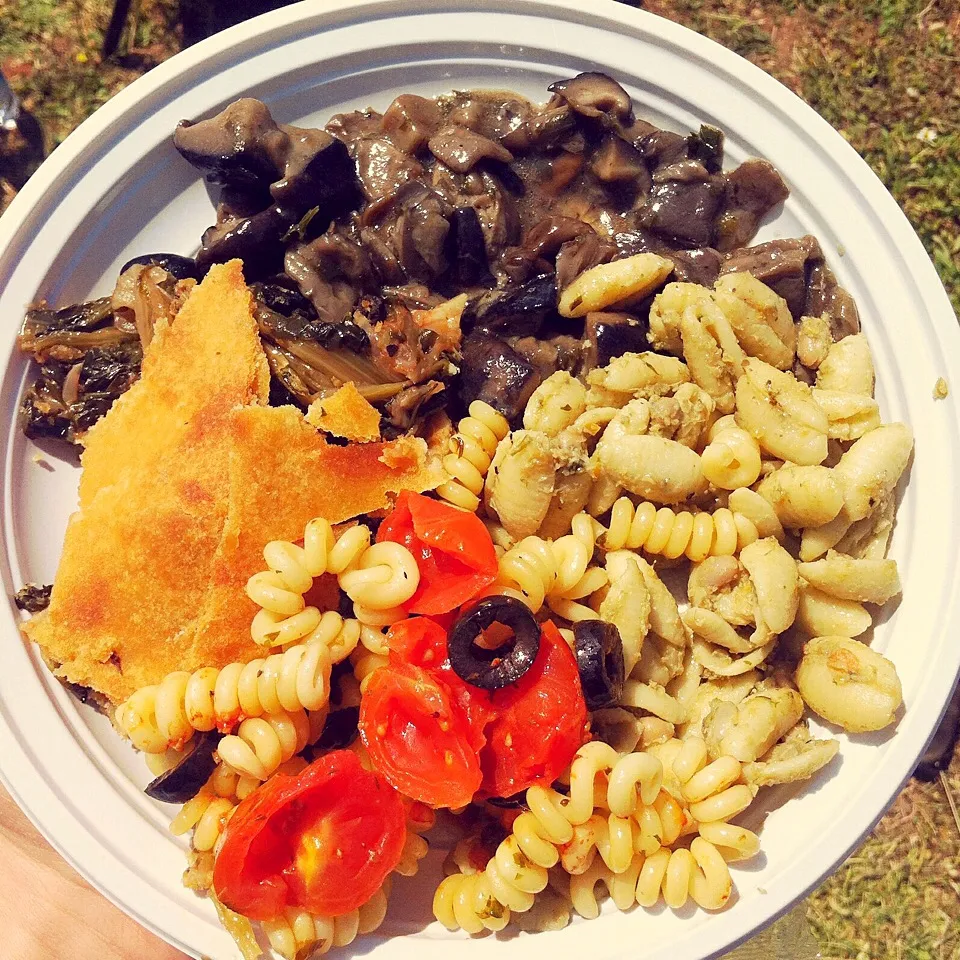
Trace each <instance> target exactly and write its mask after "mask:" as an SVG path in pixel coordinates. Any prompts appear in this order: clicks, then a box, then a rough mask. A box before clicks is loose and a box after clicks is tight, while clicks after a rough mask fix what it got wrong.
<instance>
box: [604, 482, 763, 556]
mask: <svg viewBox="0 0 960 960" xmlns="http://www.w3.org/2000/svg"><path fill="white" fill-rule="evenodd" d="M757 537H758V534H757V528H756V527H755V526H754V524H753V523H752V522H751V521H750V520H748V519H747V518H746V517H745V516H743V515H742V514H739V513H733V512H732V511H730V510H727V509H726V508H725V507H721V508H720V509H719V510H715V511H714V512H713V513H690V512H688V511H686V510H683V511H680V512H679V513H678V512H677V511H675V510H673V509H671V508H670V507H657V506H656V505H655V504H653V503H647V502H644V503H641V504H638V505H634V503H633V501H632V500H630V498H629V497H621V498H620V499H619V500H617V502H616V503H615V504H614V505H613V509H612V511H611V514H610V527H609V529H607V530H606V531H605V532H604V534H603V536H602V537H601V538H600V546H601V547H602V548H603V549H604V550H621V549H623V548H624V547H626V548H628V549H630V550H640V549H643V550H645V551H646V552H647V553H652V554H657V555H660V556H664V557H668V558H670V559H676V558H677V557H680V556H684V555H685V556H686V557H687V558H688V559H690V560H693V561H694V562H695V563H696V562H699V561H701V560H705V559H706V558H707V557H710V556H732V555H733V554H735V553H736V552H737V551H738V550H739V549H740V548H742V547H744V546H746V545H747V544H748V543H753V541H754V540H756V539H757Z"/></svg>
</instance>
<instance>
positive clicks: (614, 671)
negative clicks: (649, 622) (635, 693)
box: [573, 620, 624, 710]
mask: <svg viewBox="0 0 960 960" xmlns="http://www.w3.org/2000/svg"><path fill="white" fill-rule="evenodd" d="M573 638H574V652H575V653H576V656H577V669H578V670H579V671H580V685H581V686H582V687H583V696H584V698H585V699H586V701H587V709H589V710H599V709H601V708H602V707H609V706H612V705H613V704H615V703H617V702H618V701H619V700H620V697H621V696H622V694H623V681H624V668H623V643H622V641H621V640H620V631H619V630H618V629H617V628H616V627H615V626H614V625H613V624H612V623H607V622H606V621H605V620H581V621H580V622H579V623H575V624H574V625H573Z"/></svg>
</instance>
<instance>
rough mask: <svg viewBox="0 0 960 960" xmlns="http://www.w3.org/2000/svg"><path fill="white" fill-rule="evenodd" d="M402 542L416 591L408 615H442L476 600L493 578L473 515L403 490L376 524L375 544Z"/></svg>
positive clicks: (490, 552)
mask: <svg viewBox="0 0 960 960" xmlns="http://www.w3.org/2000/svg"><path fill="white" fill-rule="evenodd" d="M384 540H391V541H393V542H395V543H402V544H403V545H404V546H405V547H406V548H407V549H408V550H409V551H410V552H411V553H412V554H413V555H414V557H416V560H417V566H418V567H419V568H420V586H419V587H418V588H417V592H416V593H415V594H414V595H413V597H412V598H411V599H410V600H409V602H408V603H406V604H405V607H406V609H407V610H408V611H409V612H410V613H424V614H439V613H447V612H449V611H450V610H453V609H455V608H456V607H459V606H461V605H462V604H464V603H466V602H467V601H468V600H472V599H473V598H474V597H476V596H477V595H478V594H479V593H480V592H481V591H482V590H483V589H484V588H485V587H488V586H489V585H490V584H491V583H493V581H494V580H495V579H496V576H497V569H498V566H497V554H496V551H495V550H494V548H493V541H492V540H491V539H490V534H489V533H488V532H487V528H486V527H485V526H484V525H483V521H481V520H480V519H479V517H477V516H476V515H475V514H472V513H467V512H466V511H465V510H458V509H457V508H456V507H451V506H450V505H449V504H446V503H442V502H441V501H439V500H433V499H431V498H430V497H424V496H422V495H421V494H419V493H410V492H409V491H406V492H404V493H401V494H400V496H399V497H398V498H397V504H396V506H395V507H394V509H393V511H392V512H391V513H390V515H389V516H388V517H387V518H386V519H385V520H384V521H383V523H382V524H380V530H379V531H378V533H377V541H378V542H383V541H384Z"/></svg>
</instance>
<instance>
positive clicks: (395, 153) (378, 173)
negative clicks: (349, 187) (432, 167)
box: [355, 138, 423, 201]
mask: <svg viewBox="0 0 960 960" xmlns="http://www.w3.org/2000/svg"><path fill="white" fill-rule="evenodd" d="M355 154H356V163H357V176H358V177H359V178H360V185H361V187H362V188H363V193H364V196H366V198H367V200H370V201H375V200H380V199H383V198H391V197H393V196H395V195H396V193H397V192H398V191H399V190H400V188H401V187H402V186H403V185H404V184H405V183H408V182H409V181H411V180H416V179H417V178H418V177H420V176H422V175H423V165H422V164H421V163H420V161H419V160H417V159H415V158H414V157H411V156H410V154H408V153H404V151H403V150H401V149H400V148H399V147H397V146H395V145H394V144H393V143H391V142H390V141H389V140H384V139H382V138H370V139H363V140H360V141H358V143H357V144H356V147H355Z"/></svg>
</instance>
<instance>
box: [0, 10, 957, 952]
mask: <svg viewBox="0 0 960 960" xmlns="http://www.w3.org/2000/svg"><path fill="white" fill-rule="evenodd" d="M191 2H192V3H194V4H196V3H197V2H198V0H191ZM215 2H220V4H221V6H224V7H225V6H227V4H225V3H224V2H223V0H215ZM584 2H589V0H584ZM629 2H631V5H632V6H637V7H640V6H642V7H644V8H645V9H647V10H650V11H652V12H654V13H657V14H660V15H662V16H666V17H669V18H670V19H673V20H677V21H679V22H680V23H683V24H685V25H687V26H689V27H692V28H693V29H694V30H697V31H699V32H701V33H705V34H707V35H708V36H711V37H713V38H714V39H715V40H718V41H719V42H721V43H723V44H725V45H726V46H728V47H730V48H731V49H733V50H735V51H736V52H738V53H740V54H742V55H743V56H745V57H747V58H748V59H750V60H752V61H753V62H754V63H757V64H758V65H759V66H761V67H763V68H764V69H765V70H767V71H769V72H770V73H772V74H773V75H774V76H776V77H777V78H778V79H779V80H781V81H782V82H783V83H784V84H786V85H787V86H788V87H790V88H791V89H792V90H794V91H795V92H796V93H798V94H799V95H800V96H801V97H803V98H804V99H805V100H806V101H807V102H808V103H810V104H811V105H812V106H813V107H815V108H816V109H817V110H818V111H819V112H820V113H821V114H822V115H823V116H824V117H825V118H826V119H827V120H828V121H829V122H830V123H832V124H833V125H834V126H835V127H837V128H838V129H839V130H840V131H841V133H842V134H843V135H844V136H845V137H846V138H847V140H849V142H850V143H851V144H852V145H853V146H854V147H855V148H856V149H857V150H858V151H859V152H860V154H861V155H862V156H863V157H864V158H865V159H866V160H867V162H868V163H869V164H870V165H871V167H873V169H874V170H875V171H876V173H877V174H878V176H879V177H880V178H881V179H882V180H883V182H884V183H885V184H886V186H887V187H888V188H889V189H890V191H891V192H892V193H893V195H894V196H895V197H896V198H897V200H898V201H899V203H900V204H901V206H902V207H903V208H904V210H905V211H906V213H907V216H908V217H909V218H910V221H911V222H912V224H913V226H914V228H915V229H916V231H917V233H918V234H919V235H920V237H921V239H922V240H923V242H924V245H925V246H926V248H927V251H928V252H929V254H930V256H931V259H932V260H933V262H934V264H935V265H936V267H937V270H938V271H939V273H940V276H941V278H942V279H943V282H944V284H945V286H946V287H947V290H948V292H949V293H950V296H951V299H952V301H953V304H954V307H955V308H956V309H957V310H958V311H960V229H958V224H960V3H957V2H956V0H929V2H927V0H677V2H669V0H642V2H641V0H629ZM255 3H256V0H238V2H235V3H233V4H230V5H229V6H230V9H231V10H233V11H234V15H235V16H236V15H239V14H238V13H237V12H236V11H240V12H242V11H243V10H244V9H245V8H250V7H252V6H253V5H255ZM272 5H276V0H273V3H272ZM133 6H134V14H133V15H132V16H131V19H130V25H129V26H128V28H127V30H126V31H125V34H124V36H123V38H122V42H121V45H120V48H119V51H118V53H117V54H115V55H114V56H113V57H111V58H110V59H108V60H106V61H104V60H103V59H102V57H101V54H100V50H101V45H102V40H103V34H104V31H105V29H106V26H107V23H108V20H109V16H110V8H111V4H110V0H2V2H0V65H2V67H3V70H4V72H5V73H6V75H7V77H8V79H9V80H10V83H11V85H12V86H13V87H14V88H15V89H16V90H17V92H18V93H19V95H20V97H21V99H22V101H23V104H24V106H25V108H26V110H27V111H28V112H29V114H30V115H31V116H32V118H34V120H35V121H36V122H35V123H34V122H32V121H31V120H30V119H29V118H28V120H27V122H26V124H25V125H24V127H23V133H24V135H23V136H18V135H13V136H8V137H6V138H5V139H2V135H0V212H2V210H3V209H4V207H5V206H6V204H7V203H8V202H9V200H10V199H11V198H12V197H13V195H14V194H15V192H16V190H17V188H18V187H19V186H22V184H23V182H24V181H25V179H26V178H27V177H28V176H29V174H30V173H31V172H32V171H33V170H34V169H36V166H37V164H38V163H39V161H40V159H41V158H42V155H43V153H45V152H49V151H50V150H52V149H53V148H55V147H56V145H57V144H58V143H60V142H61V141H62V140H63V139H64V137H66V136H67V134H68V133H69V132H70V131H71V130H72V129H73V128H74V127H75V126H77V124H79V123H80V122H81V121H82V120H83V119H84V118H85V117H87V116H88V115H89V114H90V113H92V112H93V111H94V110H95V109H96V108H97V107H98V106H100V105H101V104H102V103H104V102H105V101H106V100H107V99H109V97H111V96H112V95H113V94H114V93H116V92H117V91H118V90H120V89H121V88H122V87H124V86H125V85H126V84H127V83H129V82H130V81H132V80H133V79H135V78H136V77H137V76H139V75H140V74H141V73H143V72H145V71H146V70H149V69H150V68H151V67H153V66H155V65H156V64H157V63H159V62H160V61H161V60H164V59H165V58H167V57H169V56H171V55H172V54H173V53H175V52H176V51H177V50H178V49H179V48H180V46H181V43H182V36H183V34H182V27H181V25H180V23H179V15H178V14H179V11H178V5H177V3H176V0H139V3H138V2H137V0H134V3H133ZM192 29H195V30H196V29H200V30H201V31H202V30H203V29H204V25H203V24H200V26H199V27H198V26H197V24H196V23H194V24H193V27H192ZM949 779H950V782H951V783H952V786H953V790H954V792H955V794H956V795H957V796H960V751H958V752H957V753H955V755H954V757H953V763H952V766H951V767H950V772H949ZM807 915H808V918H809V920H810V923H811V926H812V928H813V930H814V933H815V934H816V937H817V939H818V941H819V943H820V947H821V951H822V955H823V956H824V957H825V958H837V960H841V958H842V960H887V958H890V960H960V826H958V824H957V823H956V822H955V821H954V818H953V815H952V814H951V812H950V808H949V806H948V804H947V800H946V797H945V793H944V790H943V788H942V786H941V784H940V783H938V782H934V783H930V784H926V783H920V782H918V781H913V782H911V783H910V784H909V785H908V786H907V787H906V789H905V790H904V791H903V793H902V794H901V795H900V797H899V798H898V800H897V801H896V803H895V804H894V806H893V808H892V809H891V811H890V812H889V813H888V814H887V816H886V817H885V818H884V819H883V821H882V822H881V823H880V825H879V826H878V827H877V829H876V831H875V832H874V834H873V836H872V837H871V838H870V839H869V840H867V842H866V843H865V844H864V845H863V846H862V847H861V849H860V850H859V851H857V853H856V854H855V855H854V856H852V857H851V858H850V859H849V860H848V861H847V863H846V864H845V865H844V867H843V868H842V869H841V870H840V871H839V872H838V873H837V874H836V876H834V877H833V878H832V879H831V880H829V881H828V882H827V883H825V884H824V885H823V887H821V889H820V890H818V891H817V892H816V893H815V894H814V895H813V896H811V897H810V899H809V901H808V903H807Z"/></svg>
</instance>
